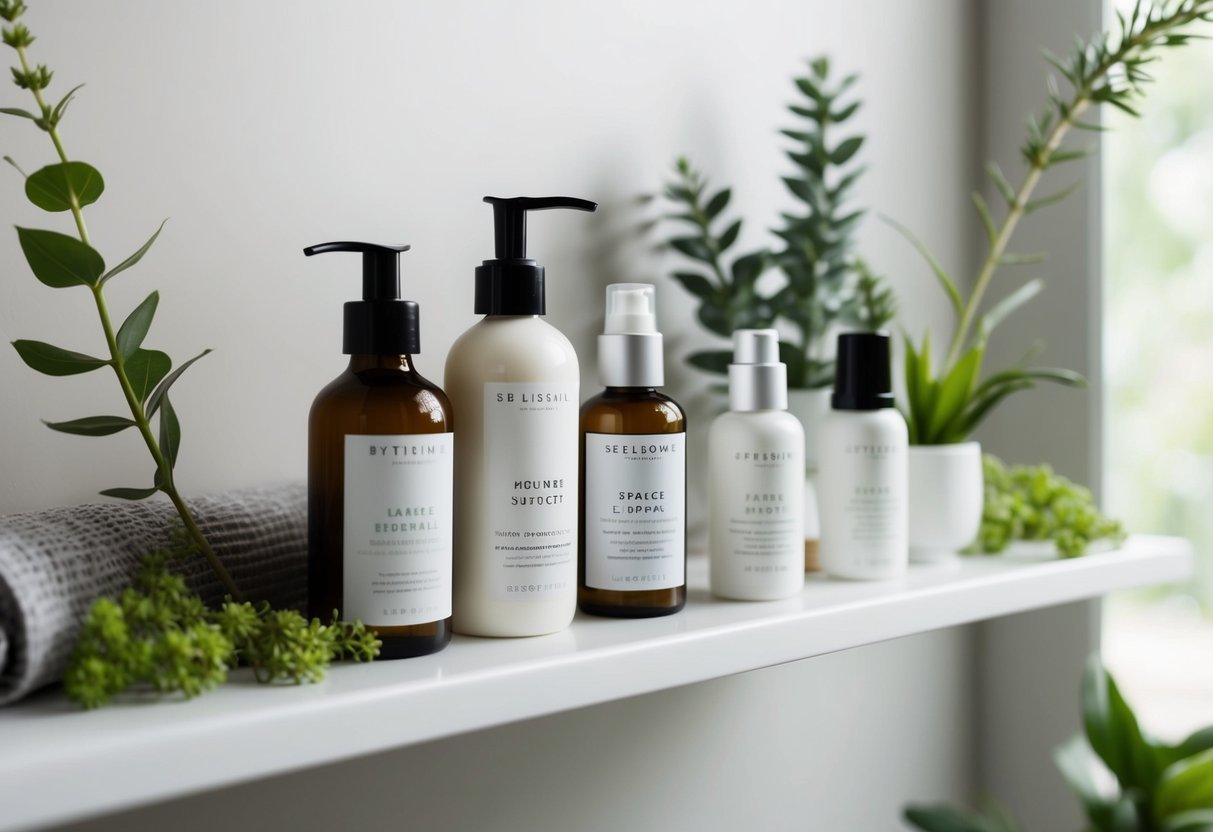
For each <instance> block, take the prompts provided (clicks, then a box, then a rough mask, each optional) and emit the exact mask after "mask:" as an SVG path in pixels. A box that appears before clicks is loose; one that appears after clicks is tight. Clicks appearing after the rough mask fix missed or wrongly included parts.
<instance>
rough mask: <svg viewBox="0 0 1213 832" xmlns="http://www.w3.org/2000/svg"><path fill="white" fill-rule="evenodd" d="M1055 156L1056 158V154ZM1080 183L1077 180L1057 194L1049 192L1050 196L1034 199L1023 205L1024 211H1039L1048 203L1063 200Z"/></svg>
mask: <svg viewBox="0 0 1213 832" xmlns="http://www.w3.org/2000/svg"><path fill="white" fill-rule="evenodd" d="M1054 158H1055V159H1056V156H1055V157H1054ZM1078 185H1079V183H1078V182H1075V183H1074V184H1073V185H1070V186H1068V187H1065V188H1062V189H1061V190H1060V191H1058V192H1057V193H1055V194H1049V195H1048V196H1042V197H1041V198H1040V199H1034V200H1032V201H1031V202H1029V203H1028V204H1027V205H1025V206H1024V207H1023V212H1024V213H1025V214H1031V213H1032V212H1034V211H1039V210H1040V209H1041V208H1044V207H1045V206H1046V205H1052V204H1053V203H1055V202H1061V201H1062V200H1063V199H1065V198H1066V197H1068V196H1069V195H1070V194H1072V193H1074V191H1075V190H1076V189H1077V188H1078Z"/></svg>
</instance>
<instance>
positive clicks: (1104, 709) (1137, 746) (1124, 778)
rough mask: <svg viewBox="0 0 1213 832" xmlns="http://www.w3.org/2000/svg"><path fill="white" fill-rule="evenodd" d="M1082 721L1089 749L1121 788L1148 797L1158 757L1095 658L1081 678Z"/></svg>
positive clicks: (1156, 750) (1156, 779) (1097, 658)
mask: <svg viewBox="0 0 1213 832" xmlns="http://www.w3.org/2000/svg"><path fill="white" fill-rule="evenodd" d="M1082 717H1083V726H1084V728H1085V730H1086V734H1087V741H1088V742H1089V743H1090V744H1091V749H1092V750H1093V751H1094V752H1095V753H1096V754H1098V755H1099V758H1100V759H1101V760H1103V761H1104V765H1106V766H1107V767H1108V769H1109V770H1110V771H1111V772H1112V773H1113V774H1114V775H1116V779H1117V780H1119V781H1120V785H1121V788H1123V789H1131V788H1137V789H1141V790H1142V791H1143V792H1147V793H1148V792H1149V791H1151V790H1153V788H1154V786H1155V784H1156V783H1157V782H1158V777H1159V774H1160V768H1161V766H1160V764H1161V762H1162V757H1161V754H1160V753H1159V750H1158V748H1157V747H1156V746H1155V745H1154V744H1153V743H1151V742H1150V741H1149V740H1147V739H1146V738H1145V736H1144V735H1143V734H1142V732H1141V729H1140V728H1139V727H1138V725H1137V717H1136V716H1134V715H1133V711H1132V710H1131V709H1130V708H1129V706H1128V704H1127V703H1126V702H1125V700H1124V697H1122V696H1121V695H1120V689H1119V688H1118V687H1117V686H1116V682H1115V680H1114V679H1113V678H1112V676H1111V675H1110V674H1109V673H1108V672H1107V671H1106V670H1105V669H1104V667H1103V664H1102V663H1101V662H1100V660H1099V657H1098V656H1093V657H1092V658H1091V659H1090V660H1089V661H1088V663H1087V669H1086V673H1085V674H1084V675H1083V680H1082Z"/></svg>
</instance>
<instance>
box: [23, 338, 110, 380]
mask: <svg viewBox="0 0 1213 832" xmlns="http://www.w3.org/2000/svg"><path fill="white" fill-rule="evenodd" d="M13 348H14V349H16V350H17V354H18V355H20V356H21V360H22V361H24V362H25V363H26V364H27V365H28V366H29V367H30V368H31V369H34V370H37V371H38V372H40V373H45V374H46V375H48V376H74V375H78V374H79V373H87V372H90V371H92V370H96V369H97V368H99V367H108V366H109V364H110V362H109V361H107V360H105V359H103V358H93V357H92V356H91V355H85V354H84V353H81V352H72V351H71V350H65V349H63V348H61V347H56V346H55V345H53V344H47V343H45V342H44V341H30V340H25V339H23V340H18V341H13Z"/></svg>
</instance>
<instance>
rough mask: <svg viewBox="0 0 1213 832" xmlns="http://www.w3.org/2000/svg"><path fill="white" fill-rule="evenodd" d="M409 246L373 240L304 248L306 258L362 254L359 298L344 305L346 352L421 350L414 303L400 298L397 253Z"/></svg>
mask: <svg viewBox="0 0 1213 832" xmlns="http://www.w3.org/2000/svg"><path fill="white" fill-rule="evenodd" d="M408 250H409V246H381V245H376V244H375V243H349V242H346V243H321V244H320V245H318V246H309V247H308V248H305V249H304V250H303V253H304V254H306V255H307V256H308V257H311V256H312V255H313V254H324V253H325V252H329V251H354V252H359V253H361V254H362V300H352V301H350V302H349V303H347V304H346V305H345V335H344V343H343V346H342V352H344V353H345V354H346V355H415V354H417V353H419V352H421V320H420V310H419V308H418V306H417V304H416V303H415V302H413V301H411V300H401V299H400V253H401V252H403V251H408Z"/></svg>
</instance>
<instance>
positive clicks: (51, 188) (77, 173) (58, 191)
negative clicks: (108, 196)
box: [25, 162, 105, 212]
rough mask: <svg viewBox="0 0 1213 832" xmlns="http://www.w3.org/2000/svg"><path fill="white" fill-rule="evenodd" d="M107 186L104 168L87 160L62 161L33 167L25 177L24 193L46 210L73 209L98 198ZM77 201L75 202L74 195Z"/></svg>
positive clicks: (89, 203) (91, 202)
mask: <svg viewBox="0 0 1213 832" xmlns="http://www.w3.org/2000/svg"><path fill="white" fill-rule="evenodd" d="M104 190H105V181H104V180H103V179H102V178H101V172H100V171H98V170H97V169H96V168H95V167H93V166H92V165H89V164H86V163H84V162H60V163H59V164H57V165H47V166H46V167H44V168H42V169H41V170H37V171H34V172H33V173H31V174H30V175H29V178H28V179H26V180H25V196H26V197H27V198H28V199H29V201H30V202H32V203H34V204H35V205H37V206H38V207H39V208H41V209H42V210H43V211H51V212H56V211H70V210H72V208H73V207H76V208H83V207H84V206H86V205H91V204H93V203H94V202H96V201H97V200H98V199H99V198H100V197H101V194H102V192H103V191H104ZM73 195H74V196H75V199H76V202H75V204H74V206H73V202H72V197H73Z"/></svg>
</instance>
